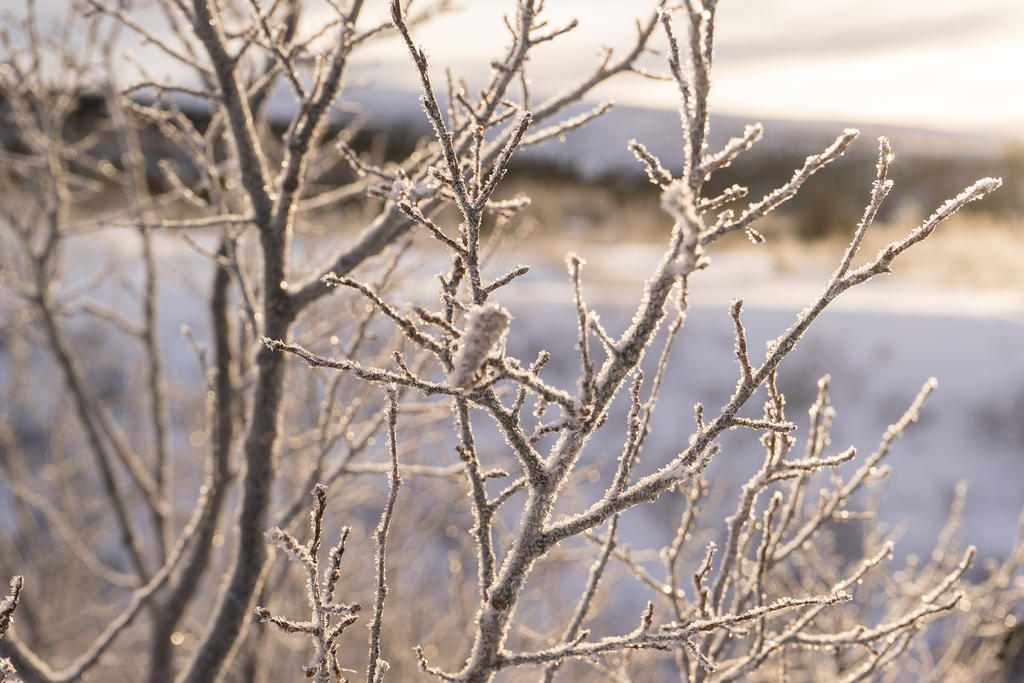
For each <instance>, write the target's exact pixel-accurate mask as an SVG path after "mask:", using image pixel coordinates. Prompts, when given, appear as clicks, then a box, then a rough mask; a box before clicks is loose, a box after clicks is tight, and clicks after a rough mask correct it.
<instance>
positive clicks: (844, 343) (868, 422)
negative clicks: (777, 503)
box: [496, 244, 1024, 556]
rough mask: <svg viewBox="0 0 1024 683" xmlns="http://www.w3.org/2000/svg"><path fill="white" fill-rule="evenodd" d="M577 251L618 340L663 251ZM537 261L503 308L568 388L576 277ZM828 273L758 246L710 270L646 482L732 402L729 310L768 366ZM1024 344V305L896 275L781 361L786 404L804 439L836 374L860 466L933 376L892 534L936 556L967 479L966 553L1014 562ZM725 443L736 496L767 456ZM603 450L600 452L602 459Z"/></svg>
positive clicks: (833, 312) (1022, 494) (910, 443)
mask: <svg viewBox="0 0 1024 683" xmlns="http://www.w3.org/2000/svg"><path fill="white" fill-rule="evenodd" d="M579 253H580V255H581V256H584V257H585V258H586V259H587V261H588V265H587V267H586V268H585V270H584V283H585V284H584V292H585V295H586V297H587V298H588V300H589V303H590V304H591V307H592V308H593V309H595V310H596V311H598V312H599V313H600V314H601V319H602V322H603V323H604V324H605V325H606V327H607V328H608V330H609V332H611V333H612V334H613V335H614V334H616V333H618V332H621V330H622V329H623V328H624V326H625V325H626V324H627V323H628V321H629V319H630V317H631V316H632V312H633V308H632V307H633V306H635V302H636V301H637V300H638V298H639V294H640V292H641V289H642V277H643V275H644V274H646V273H648V272H650V269H651V267H652V266H653V264H654V263H655V262H656V261H657V259H658V257H659V255H660V252H659V250H658V249H657V248H656V247H651V246H645V245H630V244H619V245H591V246H583V247H582V248H580V249H579ZM508 260H509V262H510V263H512V262H519V261H521V260H524V259H522V258H520V259H518V260H517V259H516V258H515V257H509V259H508ZM532 260H533V262H534V263H535V264H536V265H535V267H534V269H533V270H532V271H531V273H530V274H528V275H527V276H525V277H524V278H522V279H521V281H520V282H518V283H517V284H515V285H513V286H511V287H507V288H505V289H504V290H502V293H501V296H500V297H499V298H500V300H501V301H502V303H504V304H505V305H507V306H508V307H509V308H510V310H511V311H512V312H513V314H514V315H515V316H516V319H515V320H514V321H513V325H512V332H511V339H512V343H511V346H512V348H513V349H514V350H515V351H517V352H518V353H520V354H521V357H523V358H526V359H530V358H532V357H533V354H534V353H535V351H536V348H539V347H544V348H547V349H549V350H550V351H551V352H552V354H553V356H554V359H553V360H552V363H551V365H550V368H551V370H550V371H549V372H551V373H552V376H555V377H557V376H559V374H560V373H561V374H562V375H563V376H564V377H565V380H564V381H565V382H571V378H572V377H574V376H575V375H574V374H573V373H574V371H575V369H576V362H577V360H576V358H577V357H576V353H575V351H574V349H573V345H574V343H575V328H574V324H575V321H574V313H573V312H572V309H571V306H570V304H569V301H570V298H569V295H570V290H569V285H568V282H567V278H566V277H565V275H564V266H562V264H561V263H560V262H558V261H557V260H556V259H555V258H554V256H553V255H552V257H551V258H549V260H548V262H547V263H545V264H543V265H542V264H537V259H536V258H534V259H532ZM496 270H498V271H500V270H501V268H496ZM827 276H828V273H826V272H821V273H797V274H793V273H790V274H785V273H780V272H778V271H777V270H776V269H775V268H774V266H772V263H771V259H770V257H768V256H767V255H765V254H764V252H759V251H757V250H755V249H743V250H738V251H727V252H724V253H718V254H717V255H714V256H713V257H712V265H711V267H710V268H709V269H708V270H706V271H705V272H702V273H699V274H698V275H697V276H696V277H695V278H694V281H693V288H692V290H693V293H692V296H691V306H692V308H691V311H690V312H689V314H688V316H687V320H686V325H685V327H684V329H683V331H682V332H681V333H680V338H679V339H678V340H677V342H676V347H675V351H674V354H673V357H672V365H670V371H669V373H668V376H667V377H666V380H665V384H664V387H663V389H662V399H661V401H660V402H659V406H658V409H657V412H656V413H655V418H654V420H653V422H652V428H653V433H652V436H651V438H650V440H649V441H648V445H647V447H646V449H645V452H644V459H643V463H644V464H643V465H642V471H650V470H653V469H656V468H657V467H658V466H659V464H661V463H664V462H665V461H666V459H667V458H669V457H671V456H672V455H674V454H675V453H677V452H678V451H679V450H681V446H680V445H681V444H685V442H686V438H687V436H688V435H689V433H690V431H691V428H692V406H693V404H694V403H695V402H697V401H701V402H703V403H704V404H705V406H706V410H708V411H711V410H712V409H713V408H714V407H716V406H720V405H722V404H723V403H724V402H725V400H726V399H727V398H728V396H729V394H730V393H731V391H732V388H733V386H734V385H735V381H736V378H737V367H736V361H735V357H734V355H733V337H732V322H731V319H730V318H729V315H728V306H729V302H730V301H731V300H732V299H733V298H737V297H738V298H743V299H744V301H745V306H744V316H743V317H744V321H745V323H746V326H747V331H748V338H749V343H750V349H751V356H752V358H756V357H757V356H758V355H759V351H758V350H759V349H763V348H764V342H765V341H767V340H768V339H770V338H773V337H775V336H776V335H778V334H779V333H780V332H782V331H783V330H785V329H786V328H787V327H789V325H790V324H792V322H793V320H794V318H795V316H796V314H797V313H798V312H799V311H800V310H801V309H802V308H803V307H804V306H805V305H807V304H808V303H810V302H811V301H812V299H813V298H814V297H815V296H816V295H817V294H818V293H819V292H820V291H821V288H822V286H823V285H824V282H825V281H826V279H827ZM1022 342H1024V292H1021V291H1005V292H992V291H984V292H982V291H969V290H944V289H942V288H941V287H927V288H925V287H923V286H914V287H908V286H906V285H904V284H902V283H901V282H900V280H899V278H898V277H890V278H889V279H882V280H879V281H876V282H871V283H868V284H867V285H864V286H862V287H861V288H859V289H857V290H854V291H851V292H849V293H847V294H846V295H844V298H841V299H840V300H839V301H837V302H835V303H834V305H833V306H832V307H831V308H830V309H828V310H826V312H825V313H824V314H823V315H822V316H821V317H820V318H819V320H818V321H817V322H816V323H815V324H814V325H813V326H812V328H811V330H810V331H809V332H808V334H807V335H806V336H805V337H804V339H803V340H802V341H801V342H800V344H799V345H798V346H797V348H796V350H795V351H794V352H793V353H792V354H791V355H790V356H789V357H788V358H787V359H786V361H784V362H783V364H782V366H781V368H780V381H781V387H782V389H783V390H784V391H785V392H786V394H787V397H788V399H789V410H790V412H789V418H790V419H793V420H795V421H797V422H798V424H800V425H801V427H803V426H805V425H806V421H807V420H806V410H807V407H808V405H809V403H810V401H811V400H812V399H813V397H814V394H815V390H816V381H817V379H818V378H819V377H820V376H822V375H824V374H826V373H828V374H830V375H831V377H832V402H833V405H834V406H835V408H836V410H837V413H838V414H837V418H836V421H835V426H834V429H833V438H832V451H833V452H834V453H838V452H839V451H841V450H843V449H845V448H846V447H847V446H849V445H855V446H856V447H857V449H858V453H859V454H860V455H859V457H861V458H863V457H866V456H867V455H868V454H870V453H871V452H873V450H874V448H875V447H876V446H877V444H878V442H879V440H880V439H881V436H882V434H883V432H884V431H885V429H886V427H887V426H888V425H889V424H891V423H892V422H894V421H895V420H896V419H898V418H899V416H900V415H901V414H902V412H903V411H904V410H905V408H906V407H907V406H908V405H909V404H910V402H911V400H912V399H913V397H914V396H915V395H916V393H917V391H918V390H919V389H920V387H921V385H922V384H923V383H924V382H925V381H926V380H927V379H928V378H929V377H936V378H937V379H938V383H939V384H938V390H937V391H936V392H935V393H934V394H933V395H932V396H931V398H930V399H929V401H928V403H927V405H926V408H925V411H924V415H923V417H922V419H921V420H920V422H919V423H917V424H915V425H912V426H911V428H910V429H909V430H908V432H907V434H906V435H905V436H904V437H903V438H902V439H901V440H900V441H899V442H898V443H897V446H896V448H895V449H894V452H893V453H892V455H891V456H890V460H889V461H888V462H890V463H891V464H892V465H893V467H894V471H893V475H892V479H891V483H890V485H889V488H888V491H887V493H886V496H885V499H884V500H885V502H884V503H883V507H882V514H883V517H884V519H885V521H886V522H887V523H889V524H891V525H895V524H897V523H900V522H905V523H907V524H909V529H908V533H907V536H906V537H905V539H904V540H903V541H902V542H901V544H900V548H901V550H902V551H904V552H917V553H922V552H928V551H929V550H930V549H931V547H932V546H933V544H934V541H935V537H936V534H937V533H938V530H939V529H940V528H941V525H942V523H943V522H944V520H945V518H946V514H947V512H948V509H949V504H950V501H951V500H952V495H953V489H954V487H955V486H956V484H957V482H960V481H967V482H969V483H970V493H969V496H968V503H967V508H966V515H967V519H966V526H965V529H964V538H965V540H966V542H969V543H974V544H977V545H978V547H979V550H980V552H981V554H982V556H986V555H990V554H994V555H1005V554H1006V553H1007V552H1008V550H1009V548H1010V546H1011V544H1012V542H1013V539H1014V535H1015V530H1016V525H1017V519H1018V516H1019V515H1020V513H1021V509H1022V508H1024V362H1021V360H1020V350H1021V347H1022ZM648 360H650V359H648ZM559 361H560V362H559ZM563 386H567V387H568V388H571V387H572V385H571V383H568V384H563ZM755 401H756V402H755ZM755 401H752V402H751V403H750V404H748V407H747V409H746V411H745V412H746V414H749V415H752V416H757V417H759V416H760V415H759V412H760V406H761V403H760V400H755ZM605 429H606V430H612V429H614V427H606V428H605ZM598 434H599V435H600V432H599V433H598ZM728 437H729V438H728V440H727V442H726V443H727V445H726V447H725V448H724V449H723V452H722V453H721V454H720V455H718V456H717V458H716V461H715V462H714V464H713V466H712V468H711V469H710V476H711V478H712V479H713V480H716V481H721V482H724V481H728V482H729V483H730V484H731V485H733V486H735V485H738V484H740V483H742V482H743V481H744V480H745V479H746V478H747V477H748V476H749V475H750V474H752V473H753V472H754V471H755V470H756V468H757V467H758V466H759V464H760V457H761V456H760V451H759V447H758V445H757V442H756V439H755V438H753V437H752V436H750V435H746V437H745V438H736V437H734V436H733V435H728ZM797 437H798V439H799V440H800V447H802V445H803V439H804V438H805V432H804V431H803V430H802V429H801V431H800V432H798V434H797ZM595 438H598V437H595ZM603 448H604V446H602V445H600V444H598V445H596V447H593V448H591V449H590V452H591V455H592V456H597V455H598V453H596V451H601V450H602V449H603ZM617 450H618V443H617V442H614V443H610V444H608V446H607V452H606V453H602V455H609V456H611V455H614V454H615V453H617ZM853 466H854V467H855V466H856V465H855V464H854V465H853ZM726 500H727V501H728V500H730V497H729V496H726ZM641 523H642V522H641Z"/></svg>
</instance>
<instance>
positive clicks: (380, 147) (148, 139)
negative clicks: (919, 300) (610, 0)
mask: <svg viewBox="0 0 1024 683" xmlns="http://www.w3.org/2000/svg"><path fill="white" fill-rule="evenodd" d="M5 100H6V98H5V97H4V95H3V93H2V92H0V118H2V117H3V116H5V115H6V114H7V111H6V101H5ZM185 111H186V114H187V116H188V118H189V120H190V121H191V122H192V124H193V125H194V126H195V127H196V129H197V130H199V131H200V132H202V131H205V130H206V128H207V126H208V125H209V116H208V114H207V113H206V111H205V110H203V109H201V108H200V109H196V108H193V109H188V110H185ZM108 121H109V119H107V116H106V110H105V105H104V100H103V98H102V97H100V96H99V95H96V94H91V93H85V94H81V95H80V96H79V107H78V109H77V110H76V112H75V113H74V115H73V116H72V117H70V119H69V120H68V123H67V126H66V134H67V135H68V136H69V139H77V138H81V137H84V136H85V135H86V134H89V133H91V132H94V131H95V130H96V129H97V127H99V126H101V125H102V124H103V123H104V122H108ZM336 121H337V122H336V124H335V129H336V130H335V131H331V133H335V132H337V130H340V129H341V127H342V126H344V125H345V124H346V123H349V122H350V121H351V116H350V115H348V116H345V115H341V116H339V118H338V119H337V120H336ZM271 125H272V126H275V124H271ZM275 127H276V126H275ZM279 128H281V129H283V128H284V124H283V123H282V124H281V125H280V126H279ZM276 132H278V133H279V132H280V130H278V131H276ZM422 135H423V131H422V129H421V128H419V127H417V126H403V127H395V126H392V127H390V128H387V129H385V128H381V127H379V126H375V125H374V120H373V117H372V116H370V117H368V120H367V122H366V124H365V125H364V126H363V127H362V128H360V129H359V130H358V132H356V133H355V134H354V135H353V136H352V138H351V140H350V145H351V147H352V148H354V149H355V150H356V151H357V152H359V153H360V154H368V155H370V156H371V157H372V158H373V159H374V160H375V161H376V162H378V163H384V162H388V161H394V160H398V159H403V158H405V157H406V156H407V155H408V154H409V152H411V151H412V150H413V148H414V147H415V146H416V144H417V143H418V142H419V141H420V138H421V137H422ZM570 135H571V133H570ZM0 145H2V146H3V147H5V148H6V149H9V150H11V151H14V152H18V151H23V147H24V145H23V144H22V142H21V141H19V140H17V139H15V138H14V137H12V134H11V132H10V130H9V129H7V130H3V129H0ZM143 145H144V146H145V151H146V154H147V160H148V162H149V163H148V168H149V177H150V182H151V183H152V184H153V186H154V187H153V189H154V190H160V189H162V188H161V185H162V182H161V177H162V176H161V174H160V173H159V170H158V164H159V163H160V162H161V161H163V160H168V161H171V162H172V163H174V164H175V166H176V170H177V172H178V175H179V176H180V177H181V178H182V179H183V180H185V182H186V183H187V182H189V181H190V180H191V179H192V178H194V177H195V174H196V169H194V168H191V167H190V166H189V162H188V161H187V159H186V157H185V156H184V155H180V154H178V153H176V150H175V147H174V144H173V143H172V142H170V141H169V140H168V139H167V138H166V136H165V135H163V134H161V133H160V132H158V131H157V129H156V127H155V126H154V127H151V128H150V129H149V130H148V131H145V133H144V135H143ZM794 147H795V146H794ZM105 148H108V149H109V150H110V152H111V154H110V155H109V156H108V160H109V161H111V162H112V163H114V164H115V165H119V160H118V159H116V158H114V153H113V150H114V149H116V145H115V144H114V143H113V140H111V144H109V145H101V146H100V148H99V150H100V153H101V154H102V151H103V149H105ZM857 149H858V151H850V152H848V153H847V155H846V156H845V157H844V158H842V159H841V160H839V161H838V162H836V163H835V164H833V165H832V166H831V167H829V168H828V169H825V170H824V171H822V172H820V173H818V174H816V175H815V176H814V177H813V178H811V179H810V180H809V181H808V182H807V183H806V185H805V187H804V189H803V190H802V191H801V192H800V193H799V194H798V195H797V196H796V197H795V198H794V199H792V200H791V201H790V202H788V203H787V204H785V205H784V206H783V207H782V208H781V209H780V211H779V213H780V214H781V215H783V216H785V217H787V218H788V219H789V220H791V221H792V222H793V224H794V225H795V228H796V231H797V234H798V235H800V236H802V237H805V238H816V237H821V236H824V235H827V234H830V233H833V232H836V231H846V230H849V229H850V227H851V225H853V224H854V223H855V222H856V221H857V219H858V218H859V217H860V214H861V212H862V210H863V207H864V204H865V203H866V201H867V196H868V189H869V187H870V182H871V180H872V179H873V178H874V166H875V162H876V159H875V157H874V156H873V155H870V154H868V153H866V152H865V151H862V148H857ZM811 151H813V150H809V149H803V148H801V149H795V148H794V149H792V150H791V151H790V150H788V149H787V150H785V151H783V150H780V149H779V147H778V146H775V147H765V148H763V149H760V148H758V147H757V146H755V147H754V148H753V149H752V150H751V151H750V152H749V153H747V154H746V155H744V159H743V162H742V163H738V164H736V165H734V166H731V167H729V168H727V169H724V170H723V171H720V172H719V173H718V174H716V176H715V178H714V179H713V181H711V182H710V183H709V184H708V185H707V192H708V193H709V195H713V194H716V193H717V192H718V191H719V190H721V189H723V188H725V187H728V186H730V185H733V184H738V185H743V186H746V187H748V188H749V189H750V198H749V199H757V198H760V197H762V196H763V195H764V194H766V193H768V192H770V191H771V190H772V189H774V188H775V187H778V186H779V185H781V184H783V183H784V182H785V181H786V180H788V179H789V178H790V177H791V176H792V174H793V171H794V170H795V169H797V168H799V167H800V166H801V165H802V164H803V162H804V158H805V157H806V155H807V154H808V153H810V152H811ZM268 152H269V153H271V154H273V153H274V150H268ZM670 170H672V169H670ZM676 170H678V169H676ZM84 172H85V173H86V175H88V171H87V169H85V170H84ZM984 176H999V177H1002V178H1003V181H1004V182H1003V187H1002V188H1001V189H1000V190H998V191H997V192H994V193H993V194H992V195H990V196H989V197H987V198H986V200H985V202H983V203H978V204H977V205H974V204H972V205H970V206H968V207H967V208H966V209H965V211H977V212H982V213H985V214H988V215H992V216H994V217H996V218H997V219H1000V220H1007V221H1013V220H1017V219H1021V218H1024V146H1013V145H1008V146H1007V147H1006V148H1005V150H1003V152H1002V153H1001V154H999V155H995V156H993V155H991V154H990V153H985V154H978V155H975V156H971V155H965V154H962V153H949V154H946V155H943V154H941V153H934V154H930V155H927V156H924V155H912V154H904V155H899V154H897V160H896V163H895V164H894V165H893V167H892V168H891V171H890V178H891V179H892V180H893V181H894V182H895V183H896V187H897V189H898V190H899V191H898V192H897V193H894V198H893V199H892V200H890V202H888V203H887V205H884V206H883V208H882V211H881V213H880V215H879V219H880V220H883V221H884V220H886V219H887V218H888V217H890V216H892V215H893V213H894V212H899V211H901V210H903V209H906V208H913V209H914V210H915V211H920V212H927V211H931V210H933V209H934V208H935V207H937V206H938V205H939V204H941V203H942V202H943V201H944V199H945V198H947V197H950V196H954V195H956V194H957V193H958V192H959V191H960V190H961V189H963V188H964V187H966V186H967V185H969V184H971V183H972V182H974V181H975V180H976V179H978V178H981V177H984ZM517 177H518V178H519V179H529V180H531V181H539V182H542V183H545V184H550V185H552V186H563V187H567V186H569V187H573V188H574V189H576V190H585V189H586V188H587V187H588V186H589V187H594V188H595V189H600V191H602V192H604V193H606V194H610V195H611V196H612V197H613V198H615V199H616V200H620V199H621V200H622V201H629V202H632V201H634V200H640V201H644V202H645V203H646V202H647V201H649V198H650V197H649V195H653V194H656V193H657V188H655V187H653V186H652V185H650V184H649V183H648V182H647V178H646V176H645V175H644V173H643V171H642V168H641V166H640V164H639V163H638V164H637V166H636V170H635V172H628V171H627V172H623V171H622V170H616V171H614V172H609V173H606V174H604V175H601V176H598V177H597V178H584V177H583V176H581V175H580V174H579V173H578V172H577V171H576V170H575V169H574V168H572V167H571V166H569V165H566V164H562V163H559V162H555V161H549V160H546V159H543V158H542V157H537V156H533V157H529V158H526V159H520V160H518V161H516V162H514V163H513V165H512V167H511V171H510V180H514V179H515V178H517ZM97 179H98V180H103V179H102V178H97ZM352 179H353V175H352V172H351V170H350V169H349V168H348V166H347V164H346V163H345V162H344V161H343V160H342V159H341V158H340V157H339V160H338V163H336V164H334V165H333V166H331V167H330V168H327V169H326V170H325V171H324V172H323V173H322V175H321V176H320V178H318V181H319V183H320V184H324V185H329V184H340V183H344V182H348V181H350V180H352ZM537 199H538V200H540V198H537ZM749 199H748V200H749ZM748 200H744V201H748ZM742 205H743V204H742V203H740V206H742ZM908 205H909V206H908Z"/></svg>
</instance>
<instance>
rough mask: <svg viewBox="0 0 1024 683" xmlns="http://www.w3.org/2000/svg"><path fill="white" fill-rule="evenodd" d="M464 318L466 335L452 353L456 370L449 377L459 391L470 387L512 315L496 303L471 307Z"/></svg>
mask: <svg viewBox="0 0 1024 683" xmlns="http://www.w3.org/2000/svg"><path fill="white" fill-rule="evenodd" d="M466 318H467V320H466V333H465V335H463V337H462V346H461V347H459V351H458V353H456V354H455V369H454V370H452V374H451V377H449V381H450V382H451V383H452V384H453V385H455V386H457V387H460V388H462V389H468V388H469V387H471V386H472V385H473V379H474V378H475V377H476V375H477V373H478V372H479V371H480V369H481V368H482V367H483V364H484V361H485V360H487V356H488V355H489V354H490V353H491V351H492V350H493V349H494V347H495V346H496V345H497V344H499V343H500V342H501V340H502V339H503V338H504V337H505V333H507V332H508V324H509V321H510V320H511V319H512V316H511V315H509V312H508V311H507V310H505V309H504V308H503V307H501V306H499V305H498V304H484V305H482V306H474V307H473V308H472V309H471V310H470V312H469V314H468V315H467V316H466Z"/></svg>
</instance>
